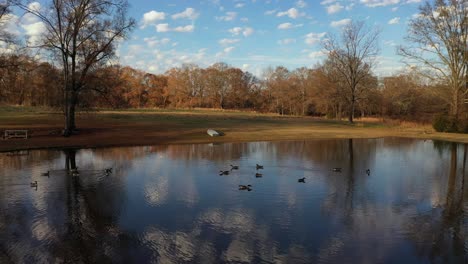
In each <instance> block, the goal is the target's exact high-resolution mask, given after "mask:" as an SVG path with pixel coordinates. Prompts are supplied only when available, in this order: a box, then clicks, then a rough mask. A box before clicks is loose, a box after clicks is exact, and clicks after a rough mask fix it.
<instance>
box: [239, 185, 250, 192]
mask: <svg viewBox="0 0 468 264" xmlns="http://www.w3.org/2000/svg"><path fill="white" fill-rule="evenodd" d="M239 190H247V191H249V192H250V191H251V190H252V185H250V184H248V185H239Z"/></svg>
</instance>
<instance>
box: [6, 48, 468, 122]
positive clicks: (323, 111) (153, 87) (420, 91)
mask: <svg viewBox="0 0 468 264" xmlns="http://www.w3.org/2000/svg"><path fill="white" fill-rule="evenodd" d="M0 65H8V67H6V66H5V67H1V68H0V103H4V104H14V105H24V106H50V107H57V108H59V107H61V106H62V105H63V103H62V102H63V100H64V99H63V81H62V79H63V78H62V75H61V71H60V70H59V69H58V68H56V67H54V66H53V65H51V64H49V63H45V62H37V61H35V60H33V59H32V58H30V57H27V56H18V55H3V56H2V57H1V58H0ZM86 85H87V87H85V89H83V91H82V92H81V94H80V98H79V104H78V105H79V106H80V107H81V108H82V109H83V108H107V107H112V108H150V107H157V108H194V107H197V108H220V109H248V110H255V111H260V112H274V113H279V114H282V115H313V116H326V117H328V118H342V117H346V115H347V114H349V108H348V107H347V105H348V102H347V101H346V100H347V98H348V97H347V96H346V93H347V91H346V89H343V88H341V87H340V83H339V82H337V81H336V78H335V76H334V75H333V71H332V70H331V69H330V68H329V67H328V66H327V64H326V63H324V64H322V65H318V66H317V67H315V68H314V69H309V68H298V69H295V70H293V71H290V70H288V69H286V68H285V67H281V66H279V67H276V68H269V69H266V70H265V71H264V73H263V75H262V77H261V78H258V77H256V76H254V75H253V74H251V73H249V72H246V71H242V70H241V69H238V68H235V67H231V66H229V65H227V64H225V63H216V64H214V65H212V66H210V67H208V68H200V67H198V66H197V65H192V64H189V65H184V66H182V67H180V68H172V69H170V70H168V71H167V72H166V73H165V74H162V75H155V74H151V73H146V72H143V71H140V70H136V69H133V68H130V67H123V66H109V67H104V68H99V69H97V70H95V71H94V72H92V74H90V77H89V80H88V81H87V82H86ZM361 85H363V86H365V87H361V88H362V89H360V91H362V92H361V93H360V94H358V95H357V96H358V98H357V99H358V100H357V105H356V108H355V112H354V114H355V116H356V117H359V116H379V117H380V116H385V117H391V118H396V119H405V120H416V121H431V120H433V119H434V118H435V117H436V116H438V115H444V114H447V113H448V111H449V108H450V99H451V98H446V96H445V95H446V94H448V93H446V92H444V89H447V87H446V86H444V84H443V83H428V82H427V81H425V79H423V78H422V77H419V75H417V74H416V73H413V72H405V73H401V74H398V75H395V76H391V77H385V78H381V79H378V78H377V77H376V76H371V75H370V76H368V78H366V81H365V82H363V83H362V84H361ZM466 105H468V104H465V107H464V109H463V111H464V112H463V115H464V116H465V117H466V113H468V111H467V108H466Z"/></svg>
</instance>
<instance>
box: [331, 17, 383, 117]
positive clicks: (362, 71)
mask: <svg viewBox="0 0 468 264" xmlns="http://www.w3.org/2000/svg"><path fill="white" fill-rule="evenodd" d="M379 34H380V31H378V30H375V29H370V28H368V27H366V25H365V24H364V22H362V21H352V22H350V23H349V24H347V25H346V26H345V27H344V28H343V30H342V33H341V39H340V40H337V39H336V38H335V37H334V36H332V35H330V36H328V37H327V38H326V40H325V41H323V44H322V45H323V47H324V48H325V49H326V50H327V51H328V60H327V63H329V64H330V66H331V67H332V68H333V70H334V73H335V74H336V77H337V78H338V79H339V80H340V81H339V87H341V88H343V91H342V92H341V95H342V96H343V97H344V98H345V100H346V102H347V103H348V107H349V116H348V119H349V122H350V123H353V118H354V110H355V107H356V102H357V101H358V100H359V99H361V98H360V95H361V92H362V91H363V90H365V89H366V87H367V86H366V85H362V84H363V82H364V81H365V80H366V78H368V77H369V76H370V75H371V72H372V67H373V66H374V62H375V58H376V56H377V55H378V54H379V47H378V37H379Z"/></svg>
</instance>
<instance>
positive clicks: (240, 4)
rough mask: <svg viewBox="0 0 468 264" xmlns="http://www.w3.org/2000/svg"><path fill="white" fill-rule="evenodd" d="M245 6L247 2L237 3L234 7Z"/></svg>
mask: <svg viewBox="0 0 468 264" xmlns="http://www.w3.org/2000/svg"><path fill="white" fill-rule="evenodd" d="M244 6H245V3H237V4H236V5H235V6H234V7H235V8H242V7H244Z"/></svg>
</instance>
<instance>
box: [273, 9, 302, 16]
mask: <svg viewBox="0 0 468 264" xmlns="http://www.w3.org/2000/svg"><path fill="white" fill-rule="evenodd" d="M303 15H304V14H303V13H299V11H298V10H297V9H296V8H294V7H292V8H290V9H288V10H287V11H284V12H278V14H276V16H279V17H282V16H288V17H290V18H292V19H296V18H298V17H300V16H303Z"/></svg>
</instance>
